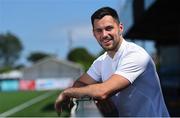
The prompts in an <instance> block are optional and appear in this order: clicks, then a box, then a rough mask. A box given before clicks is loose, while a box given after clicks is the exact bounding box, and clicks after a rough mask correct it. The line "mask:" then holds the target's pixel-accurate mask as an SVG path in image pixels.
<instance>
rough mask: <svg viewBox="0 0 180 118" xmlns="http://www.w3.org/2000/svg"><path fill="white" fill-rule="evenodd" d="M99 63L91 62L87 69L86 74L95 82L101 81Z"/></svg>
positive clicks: (97, 61) (96, 61)
mask: <svg viewBox="0 0 180 118" xmlns="http://www.w3.org/2000/svg"><path fill="white" fill-rule="evenodd" d="M100 70H101V62H100V61H99V60H98V59H97V60H95V61H94V62H93V64H92V65H91V67H90V68H89V69H88V71H87V74H88V75H89V76H91V77H92V78H93V79H94V80H95V81H98V82H100V81H101V71H100Z"/></svg>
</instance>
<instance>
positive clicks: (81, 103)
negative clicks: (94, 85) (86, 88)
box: [71, 98, 103, 117]
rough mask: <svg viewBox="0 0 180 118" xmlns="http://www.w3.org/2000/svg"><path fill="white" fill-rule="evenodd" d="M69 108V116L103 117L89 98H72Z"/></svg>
mask: <svg viewBox="0 0 180 118" xmlns="http://www.w3.org/2000/svg"><path fill="white" fill-rule="evenodd" d="M73 102H74V104H75V105H74V106H73V108H72V109H71V117H103V116H102V114H101V112H100V111H99V109H98V108H97V106H96V104H95V101H94V100H93V99H91V98H81V99H74V100H73Z"/></svg>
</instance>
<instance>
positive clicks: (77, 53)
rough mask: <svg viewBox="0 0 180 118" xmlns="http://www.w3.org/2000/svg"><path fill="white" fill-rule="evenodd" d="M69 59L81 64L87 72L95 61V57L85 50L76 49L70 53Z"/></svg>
mask: <svg viewBox="0 0 180 118" xmlns="http://www.w3.org/2000/svg"><path fill="white" fill-rule="evenodd" d="M67 59H68V60H70V61H73V62H76V63H79V64H81V65H82V66H83V67H84V70H85V71H86V70H87V69H88V68H89V67H90V65H91V64H92V62H93V61H94V59H95V57H94V56H93V55H92V54H90V53H89V52H88V51H87V50H86V49H85V48H75V49H73V50H71V51H70V52H69V54H68V56H67Z"/></svg>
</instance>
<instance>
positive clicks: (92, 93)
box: [63, 84, 106, 99]
mask: <svg viewBox="0 0 180 118" xmlns="http://www.w3.org/2000/svg"><path fill="white" fill-rule="evenodd" d="M105 90H106V89H105V87H103V84H93V85H87V86H84V87H72V88H68V89H66V90H64V92H63V94H64V95H65V96H68V97H73V98H81V97H85V96H89V97H93V98H96V99H105V97H106V96H104V95H105V93H106V91H105Z"/></svg>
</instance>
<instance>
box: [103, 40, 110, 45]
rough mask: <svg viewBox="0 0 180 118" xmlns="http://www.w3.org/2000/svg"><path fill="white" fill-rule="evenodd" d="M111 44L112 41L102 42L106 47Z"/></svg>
mask: <svg viewBox="0 0 180 118" xmlns="http://www.w3.org/2000/svg"><path fill="white" fill-rule="evenodd" d="M111 43H112V39H104V40H103V41H102V44H103V45H105V46H108V45H110V44H111Z"/></svg>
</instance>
